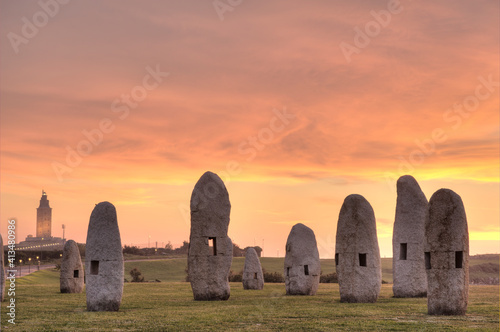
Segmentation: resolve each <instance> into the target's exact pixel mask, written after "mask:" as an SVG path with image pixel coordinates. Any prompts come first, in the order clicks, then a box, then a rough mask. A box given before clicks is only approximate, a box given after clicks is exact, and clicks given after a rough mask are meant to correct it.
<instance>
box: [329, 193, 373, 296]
mask: <svg viewBox="0 0 500 332" xmlns="http://www.w3.org/2000/svg"><path fill="white" fill-rule="evenodd" d="M335 265H336V269H337V276H338V279H339V289H340V302H352V303H356V302H357V303H370V302H376V301H377V298H378V295H379V293H380V287H381V286H382V269H381V263H380V250H379V247H378V239H377V227H376V222H375V213H374V212H373V208H372V206H371V205H370V203H369V202H368V201H367V200H366V199H365V198H364V197H363V196H361V195H349V196H347V197H346V199H345V200H344V204H343V205H342V208H341V209H340V214H339V221H338V224H337V238H336V243H335Z"/></svg>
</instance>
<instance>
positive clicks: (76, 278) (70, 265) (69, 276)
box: [59, 240, 84, 293]
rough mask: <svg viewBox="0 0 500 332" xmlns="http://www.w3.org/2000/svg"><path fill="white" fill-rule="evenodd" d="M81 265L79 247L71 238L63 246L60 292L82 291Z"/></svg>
mask: <svg viewBox="0 0 500 332" xmlns="http://www.w3.org/2000/svg"><path fill="white" fill-rule="evenodd" d="M83 281H84V278H83V265H82V259H81V257H80V249H78V245H77V244H76V242H75V241H73V240H68V241H67V242H66V244H65V245H64V248H63V254H62V261H61V274H60V277H59V283H60V289H61V293H81V292H82V291H83V284H84V282H83Z"/></svg>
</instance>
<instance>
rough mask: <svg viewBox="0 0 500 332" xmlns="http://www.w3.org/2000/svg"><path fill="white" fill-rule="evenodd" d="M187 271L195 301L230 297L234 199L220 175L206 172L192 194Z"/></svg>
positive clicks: (223, 299)
mask: <svg viewBox="0 0 500 332" xmlns="http://www.w3.org/2000/svg"><path fill="white" fill-rule="evenodd" d="M190 205H191V235H190V236H189V253H188V274H189V280H190V282H191V288H192V289H193V296H194V299H195V300H196V301H219V300H222V301H225V300H227V299H228V298H229V295H230V288H229V281H228V277H229V271H230V269H231V262H232V260H233V243H232V242H231V239H230V238H229V236H227V231H228V227H229V215H230V212H231V203H230V202H229V193H228V192H227V189H226V186H225V185H224V182H222V180H221V178H220V177H219V176H218V175H217V174H215V173H212V172H206V173H205V174H203V175H202V177H201V178H200V179H199V180H198V182H197V183H196V185H195V186H194V189H193V194H192V195H191V203H190Z"/></svg>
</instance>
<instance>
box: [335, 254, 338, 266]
mask: <svg viewBox="0 0 500 332" xmlns="http://www.w3.org/2000/svg"><path fill="white" fill-rule="evenodd" d="M335 265H339V254H335Z"/></svg>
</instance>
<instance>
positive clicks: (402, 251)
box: [392, 175, 428, 297]
mask: <svg viewBox="0 0 500 332" xmlns="http://www.w3.org/2000/svg"><path fill="white" fill-rule="evenodd" d="M397 190H398V199H397V204H396V218H395V221H394V231H393V233H392V270H393V279H394V283H393V286H392V291H393V293H394V296H395V297H425V296H426V295H427V275H426V272H425V261H424V241H425V218H426V215H427V205H428V202H427V198H426V197H425V195H424V193H423V192H422V190H421V189H420V186H419V185H418V183H417V181H416V180H415V178H413V177H412V176H411V175H405V176H402V177H400V178H399V180H398V183H397Z"/></svg>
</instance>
